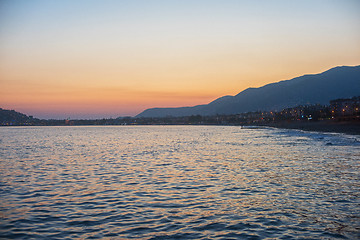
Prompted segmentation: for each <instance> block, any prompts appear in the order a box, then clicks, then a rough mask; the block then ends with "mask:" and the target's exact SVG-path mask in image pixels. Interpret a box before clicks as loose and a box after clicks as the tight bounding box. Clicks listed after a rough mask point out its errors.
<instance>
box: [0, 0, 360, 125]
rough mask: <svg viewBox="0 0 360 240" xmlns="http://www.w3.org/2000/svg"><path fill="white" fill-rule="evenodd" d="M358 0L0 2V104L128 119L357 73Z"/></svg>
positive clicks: (38, 113)
mask: <svg viewBox="0 0 360 240" xmlns="http://www.w3.org/2000/svg"><path fill="white" fill-rule="evenodd" d="M359 13H360V1H358V0H292V1H289V0H248V1H246V0H217V1H215V0H177V1H175V0H117V1H115V0H114V1H112V0H96V1H95V0H51V1H47V0H0V107H1V108H3V109H14V110H16V111H19V112H22V113H25V114H27V115H32V116H34V117H37V118H42V119H96V118H110V117H111V118H116V117H119V116H135V115H136V114H139V113H140V112H142V111H143V110H145V109H147V108H152V107H180V106H194V105H199V104H206V103H209V102H211V101H213V100H215V99H216V98H218V97H221V96H224V95H236V94H237V93H239V92H241V91H243V90H245V89H246V88H249V87H260V86H263V85H265V84H268V83H272V82H278V81H281V80H286V79H291V78H294V77H297V76H301V75H304V74H315V73H320V72H323V71H326V70H328V69H330V68H332V67H335V66H343V65H350V66H354V65H359V64H360V14H359Z"/></svg>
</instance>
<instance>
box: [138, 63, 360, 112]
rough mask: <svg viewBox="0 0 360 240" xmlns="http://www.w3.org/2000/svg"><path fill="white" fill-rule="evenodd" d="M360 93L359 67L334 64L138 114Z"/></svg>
mask: <svg viewBox="0 0 360 240" xmlns="http://www.w3.org/2000/svg"><path fill="white" fill-rule="evenodd" d="M358 95H360V66H354V67H350V66H341V67H335V68H332V69H330V70H328V71H325V72H323V73H320V74H311V75H304V76H301V77H296V78H293V79H291V80H286V81H281V82H277V83H271V84H268V85H265V86H263V87H259V88H248V89H246V90H244V91H242V92H240V93H239V94H237V95H235V96H224V97H220V98H218V99H216V100H215V101H213V102H211V103H209V104H206V105H198V106H194V107H180V108H151V109H147V110H145V111H143V112H142V113H140V114H139V115H137V116H136V117H166V116H173V117H179V116H191V115H203V116H206V115H216V114H237V113H243V112H252V111H260V110H261V111H273V110H282V109H284V108H288V107H294V106H298V105H306V104H323V105H326V104H329V101H330V100H333V99H337V98H351V97H353V96H358Z"/></svg>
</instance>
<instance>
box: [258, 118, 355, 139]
mask: <svg viewBox="0 0 360 240" xmlns="http://www.w3.org/2000/svg"><path fill="white" fill-rule="evenodd" d="M261 126H268V127H275V128H284V129H298V130H304V131H314V132H331V133H345V134H350V135H360V121H344V122H336V121H325V120H324V121H314V122H311V121H307V122H305V121H291V122H285V121H284V122H276V123H268V124H263V125H261Z"/></svg>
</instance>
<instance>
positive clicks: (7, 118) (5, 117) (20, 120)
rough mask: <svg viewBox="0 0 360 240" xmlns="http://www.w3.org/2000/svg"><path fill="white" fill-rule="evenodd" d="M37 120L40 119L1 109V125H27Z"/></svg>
mask: <svg viewBox="0 0 360 240" xmlns="http://www.w3.org/2000/svg"><path fill="white" fill-rule="evenodd" d="M36 120H38V119H36V118H33V117H32V116H27V115H25V114H22V113H19V112H16V111H14V110H6V109H2V108H0V125H25V124H29V123H32V122H34V121H36Z"/></svg>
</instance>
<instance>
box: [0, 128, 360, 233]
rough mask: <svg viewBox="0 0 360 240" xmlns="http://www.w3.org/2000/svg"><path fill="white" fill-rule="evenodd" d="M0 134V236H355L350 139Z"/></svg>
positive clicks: (289, 133)
mask: <svg viewBox="0 0 360 240" xmlns="http://www.w3.org/2000/svg"><path fill="white" fill-rule="evenodd" d="M0 132H1V135H0V138H1V141H0V142H1V145H0V150H1V151H0V160H1V162H0V176H1V182H0V183H1V188H0V194H1V195H0V196H1V198H0V199H1V206H0V209H1V223H0V227H1V228H0V237H3V238H20V239H24V238H44V239H49V238H51V239H64V238H69V239H77V238H79V239H84V238H89V239H92V238H105V239H106V238H109V239H113V238H115V239H116V238H120V239H130V238H134V239H139V238H142V239H160V238H165V239H175V238H180V239H209V238H210V239H264V238H287V239H292V238H312V239H314V238H315V239H329V238H330V239H331V238H334V239H337V238H339V239H343V238H349V239H355V238H359V237H360V234H359V231H360V226H359V220H360V215H359V212H360V211H359V210H360V207H359V190H360V186H359V184H358V183H359V175H360V173H359V159H360V151H359V149H360V145H359V142H358V141H357V140H359V139H356V138H357V137H355V136H347V135H341V134H324V133H309V132H301V131H294V130H279V129H241V128H240V127H230V126H225V127H223V126H136V127H128V126H126V127H125V126H121V127H120V126H119V127H105V126H104V127H16V128H14V127H12V128H0ZM329 143H331V145H330V144H329Z"/></svg>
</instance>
